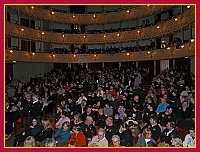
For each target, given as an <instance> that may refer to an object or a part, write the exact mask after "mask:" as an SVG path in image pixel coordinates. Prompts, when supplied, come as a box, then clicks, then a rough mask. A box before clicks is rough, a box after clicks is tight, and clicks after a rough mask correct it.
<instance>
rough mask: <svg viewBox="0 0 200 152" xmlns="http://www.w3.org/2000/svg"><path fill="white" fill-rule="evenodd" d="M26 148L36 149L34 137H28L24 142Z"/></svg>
mask: <svg viewBox="0 0 200 152" xmlns="http://www.w3.org/2000/svg"><path fill="white" fill-rule="evenodd" d="M24 147H35V139H34V137H33V136H28V137H27V138H26V139H25V141H24Z"/></svg>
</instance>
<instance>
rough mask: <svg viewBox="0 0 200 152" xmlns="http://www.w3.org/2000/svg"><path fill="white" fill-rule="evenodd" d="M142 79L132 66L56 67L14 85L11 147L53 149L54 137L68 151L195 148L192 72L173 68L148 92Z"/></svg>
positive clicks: (9, 108) (9, 105)
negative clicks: (93, 148)
mask: <svg viewBox="0 0 200 152" xmlns="http://www.w3.org/2000/svg"><path fill="white" fill-rule="evenodd" d="M142 79H143V75H142V74H141V72H140V71H133V68H132V67H131V66H127V67H122V68H120V69H116V68H104V69H101V70H97V69H84V68H81V69H77V70H74V69H73V68H63V69H54V70H52V71H51V72H49V73H46V74H43V75H42V74H41V75H39V76H37V77H34V78H31V79H30V81H29V82H27V83H25V82H22V81H21V80H19V81H18V82H17V84H16V85H14V87H12V85H13V84H12V82H11V83H10V84H8V86H7V87H6V98H5V99H6V101H5V103H6V104H5V106H6V108H5V109H6V111H5V113H6V114H5V116H6V117H5V118H6V119H5V120H6V122H5V123H6V127H5V133H6V139H7V140H9V136H10V134H11V133H13V131H14V132H15V140H14V143H13V145H11V146H33V147H34V146H48V145H49V144H47V141H49V139H52V142H53V144H52V146H66V147H83V146H84V147H87V146H88V147H97V146H100V147H136V146H137V147H138V146H139V147H156V146H166V147H177V146H185V147H190V146H195V128H194V127H195V96H194V95H195V86H194V75H193V74H191V73H187V72H185V71H183V70H182V71H181V70H178V69H176V70H175V69H170V70H166V71H164V72H163V73H161V74H158V75H157V76H154V78H153V80H152V81H150V82H151V83H150V84H149V85H148V86H147V85H145V87H144V84H145V82H144V81H143V80H142ZM52 119H53V120H55V122H54V123H52V121H51V120H52ZM18 124H21V125H22V126H21V128H20V129H21V130H23V131H21V130H20V131H16V129H17V128H18V127H16V126H17V125H18ZM178 128H182V129H183V130H185V131H186V133H188V134H187V135H184V136H183V134H182V132H180V130H178ZM187 130H188V132H187ZM31 143H32V144H31Z"/></svg>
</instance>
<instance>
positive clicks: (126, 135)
mask: <svg viewBox="0 0 200 152" xmlns="http://www.w3.org/2000/svg"><path fill="white" fill-rule="evenodd" d="M118 135H119V137H120V144H121V145H122V146H126V147H131V146H133V136H132V132H131V130H130V129H129V126H128V125H127V124H125V126H122V125H121V126H120V128H119V132H118Z"/></svg>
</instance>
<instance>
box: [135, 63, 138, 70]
mask: <svg viewBox="0 0 200 152" xmlns="http://www.w3.org/2000/svg"><path fill="white" fill-rule="evenodd" d="M135 68H136V70H138V61H136V62H135Z"/></svg>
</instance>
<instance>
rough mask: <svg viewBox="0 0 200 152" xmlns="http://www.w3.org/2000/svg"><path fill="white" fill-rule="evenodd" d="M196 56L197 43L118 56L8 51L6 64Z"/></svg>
mask: <svg viewBox="0 0 200 152" xmlns="http://www.w3.org/2000/svg"><path fill="white" fill-rule="evenodd" d="M194 55H195V43H194V42H193V43H191V42H188V43H185V44H184V48H181V49H176V48H175V47H171V48H170V49H169V50H168V49H158V50H152V51H142V52H130V53H129V54H127V53H116V54H97V55H96V56H94V55H92V54H77V55H76V56H75V57H74V55H73V54H54V55H53V54H51V53H35V54H32V53H31V52H25V51H15V50H12V51H11V50H6V58H5V60H6V62H12V61H17V62H49V63H52V62H55V63H98V62H119V61H121V62H127V61H147V60H165V59H172V58H182V57H186V56H188V57H189V56H194Z"/></svg>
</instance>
